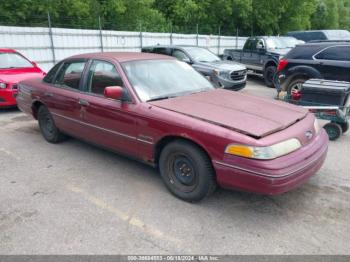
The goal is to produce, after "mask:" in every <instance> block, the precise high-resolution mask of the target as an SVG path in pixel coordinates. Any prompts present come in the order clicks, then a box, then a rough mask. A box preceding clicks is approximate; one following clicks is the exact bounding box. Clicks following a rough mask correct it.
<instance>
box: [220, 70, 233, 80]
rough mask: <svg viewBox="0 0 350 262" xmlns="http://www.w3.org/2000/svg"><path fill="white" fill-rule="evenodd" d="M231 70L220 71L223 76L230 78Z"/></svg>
mask: <svg viewBox="0 0 350 262" xmlns="http://www.w3.org/2000/svg"><path fill="white" fill-rule="evenodd" d="M230 74H231V71H220V73H219V76H220V77H222V78H226V79H230Z"/></svg>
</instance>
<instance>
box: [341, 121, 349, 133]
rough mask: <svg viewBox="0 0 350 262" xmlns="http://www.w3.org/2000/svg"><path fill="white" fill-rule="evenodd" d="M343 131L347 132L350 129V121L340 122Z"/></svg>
mask: <svg viewBox="0 0 350 262" xmlns="http://www.w3.org/2000/svg"><path fill="white" fill-rule="evenodd" d="M339 125H340V127H341V130H342V131H343V133H346V132H347V131H348V130H349V122H345V123H341V124H339Z"/></svg>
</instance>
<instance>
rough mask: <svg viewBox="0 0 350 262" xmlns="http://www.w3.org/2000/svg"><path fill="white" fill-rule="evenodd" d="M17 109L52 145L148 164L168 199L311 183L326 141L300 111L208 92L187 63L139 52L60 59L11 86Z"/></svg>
mask: <svg viewBox="0 0 350 262" xmlns="http://www.w3.org/2000/svg"><path fill="white" fill-rule="evenodd" d="M17 101H18V106H19V108H20V109H21V110H22V111H24V112H26V113H28V114H31V115H33V117H34V118H35V119H38V121H39V126H40V129H41V132H42V134H43V136H44V138H45V139H46V140H47V141H48V142H51V143H57V142H60V141H62V140H63V139H64V138H65V137H66V135H69V136H73V137H77V138H80V139H83V140H85V141H89V142H91V143H94V144H98V145H101V146H103V147H105V148H108V149H110V150H113V151H116V152H120V153H123V154H125V155H128V156H131V157H134V158H136V159H139V160H141V161H143V162H146V163H148V164H150V165H153V166H156V167H158V168H159V170H160V174H161V176H162V178H163V180H164V183H165V185H166V186H167V188H168V189H169V190H170V191H171V192H172V193H173V194H174V195H175V196H177V197H179V198H181V199H184V200H187V201H198V200H201V199H202V198H204V197H206V196H208V195H209V194H210V193H212V192H213V191H214V189H215V188H216V185H217V184H218V185H220V186H223V187H227V188H235V189H239V190H245V191H251V192H256V193H262V194H280V193H283V192H287V191H289V190H292V189H294V188H295V187H297V186H299V185H301V184H302V183H304V182H305V181H306V180H307V179H308V178H309V177H311V176H312V175H314V174H315V173H316V172H317V171H318V170H319V169H320V167H321V166H322V164H323V162H324V159H325V157H326V154H327V145H328V137H327V135H326V133H325V131H324V130H323V129H319V128H318V124H317V122H316V120H315V118H314V116H313V115H312V114H310V113H308V111H307V110H305V109H303V108H300V107H296V106H293V105H290V104H286V103H283V102H278V101H270V100H266V99H262V98H258V97H253V96H249V95H245V94H242V93H236V92H231V91H226V90H223V89H215V88H213V87H212V85H211V84H210V83H209V82H208V81H207V79H206V78H204V77H202V76H201V75H200V74H199V73H197V72H196V71H194V70H193V69H192V68H191V67H190V66H189V65H187V64H186V63H183V62H179V61H177V60H175V59H173V58H171V57H167V56H162V55H156V54H147V53H97V54H84V55H78V56H73V57H70V58H67V59H65V60H63V61H61V62H60V63H58V64H57V65H56V66H55V67H54V68H53V69H51V71H50V72H49V73H48V74H47V76H46V77H45V78H44V79H43V80H41V79H36V80H27V81H24V82H21V83H20V86H19V95H18V97H17Z"/></svg>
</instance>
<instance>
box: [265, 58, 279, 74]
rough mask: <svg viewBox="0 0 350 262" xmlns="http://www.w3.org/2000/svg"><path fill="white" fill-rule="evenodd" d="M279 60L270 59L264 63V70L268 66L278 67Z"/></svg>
mask: <svg viewBox="0 0 350 262" xmlns="http://www.w3.org/2000/svg"><path fill="white" fill-rule="evenodd" d="M277 64H278V62H277V61H276V60H268V61H267V62H266V63H265V65H264V71H265V70H266V68H268V67H269V66H275V67H277Z"/></svg>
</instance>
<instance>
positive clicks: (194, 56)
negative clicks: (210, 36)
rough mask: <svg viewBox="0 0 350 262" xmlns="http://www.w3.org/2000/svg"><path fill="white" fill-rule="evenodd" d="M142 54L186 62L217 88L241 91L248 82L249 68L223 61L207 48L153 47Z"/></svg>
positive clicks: (143, 50) (145, 49) (146, 48)
mask: <svg viewBox="0 0 350 262" xmlns="http://www.w3.org/2000/svg"><path fill="white" fill-rule="evenodd" d="M142 52H147V53H156V54H163V55H169V56H173V57H175V58H177V59H178V60H180V61H182V62H186V63H188V64H189V65H191V66H192V67H193V68H194V69H196V70H197V71H198V72H200V73H201V74H202V75H204V76H206V77H207V78H208V79H209V80H210V81H211V82H212V83H213V84H214V85H215V86H217V87H224V88H226V89H232V90H236V91H237V90H240V89H242V88H244V87H245V85H246V81H247V68H246V67H245V66H244V65H242V64H239V63H236V62H228V61H222V60H221V59H220V58H219V57H218V56H217V55H215V54H213V53H212V52H210V51H209V50H208V49H206V48H202V47H197V46H178V45H173V46H159V45H158V46H151V47H145V48H142Z"/></svg>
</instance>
